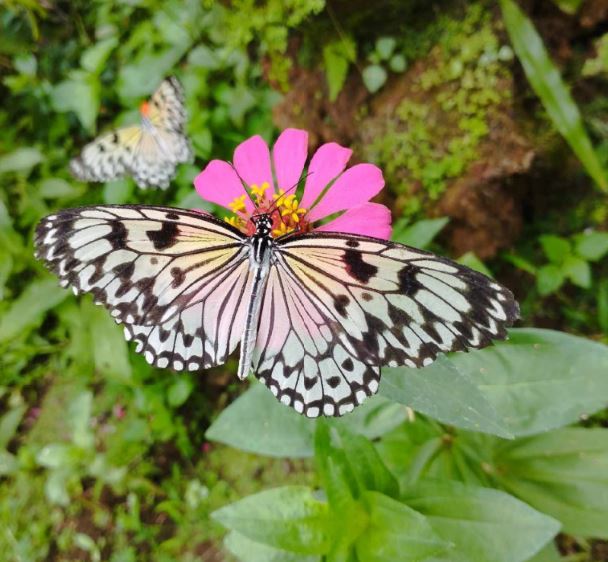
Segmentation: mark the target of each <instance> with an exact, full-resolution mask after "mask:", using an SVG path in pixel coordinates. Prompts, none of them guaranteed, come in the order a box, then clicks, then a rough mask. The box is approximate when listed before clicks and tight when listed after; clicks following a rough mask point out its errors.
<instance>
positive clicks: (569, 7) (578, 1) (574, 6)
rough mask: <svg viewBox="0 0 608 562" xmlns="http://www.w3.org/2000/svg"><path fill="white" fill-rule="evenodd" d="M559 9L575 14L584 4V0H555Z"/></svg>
mask: <svg viewBox="0 0 608 562" xmlns="http://www.w3.org/2000/svg"><path fill="white" fill-rule="evenodd" d="M553 2H554V3H555V4H557V6H559V9H560V10H561V11H562V12H565V13H566V14H570V15H574V14H576V12H578V10H579V8H580V7H581V6H582V5H583V2H584V0H553Z"/></svg>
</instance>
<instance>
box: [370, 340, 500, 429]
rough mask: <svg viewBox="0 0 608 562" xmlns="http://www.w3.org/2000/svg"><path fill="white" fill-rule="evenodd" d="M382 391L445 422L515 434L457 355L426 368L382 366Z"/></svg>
mask: <svg viewBox="0 0 608 562" xmlns="http://www.w3.org/2000/svg"><path fill="white" fill-rule="evenodd" d="M470 355H473V356H474V355H476V352H473V353H471V354H470ZM455 357H457V356H454V358H455ZM471 374H472V375H475V373H474V372H471ZM380 394H381V395H383V396H385V397H387V398H390V399H391V400H394V401H396V402H400V403H401V404H405V405H406V406H409V407H411V408H413V409H414V410H416V411H418V412H420V413H422V414H425V415H427V416H430V417H431V418H434V419H436V420H438V421H440V422H443V423H447V424H450V425H454V426H456V427H461V428H463V429H471V430H473V431H482V432H484V433H491V434H494V435H499V436H501V437H507V438H508V437H511V433H510V431H509V429H508V427H507V426H506V425H505V423H504V422H503V421H502V420H501V419H500V418H499V417H498V415H497V413H496V411H495V410H494V408H493V406H492V405H491V404H490V403H489V401H488V399H487V398H486V397H485V396H484V395H483V394H482V393H481V392H480V391H479V389H478V388H477V387H476V385H475V383H474V379H472V378H471V376H470V374H469V373H468V372H467V370H466V369H461V368H459V367H458V366H457V365H456V363H455V362H454V361H453V358H450V359H447V358H445V357H440V358H439V359H438V360H437V361H435V363H433V364H432V365H430V366H428V367H424V368H423V369H410V368H408V367H397V368H385V369H382V380H381V383H380Z"/></svg>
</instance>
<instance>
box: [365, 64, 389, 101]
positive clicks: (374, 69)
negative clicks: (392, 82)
mask: <svg viewBox="0 0 608 562" xmlns="http://www.w3.org/2000/svg"><path fill="white" fill-rule="evenodd" d="M362 76H363V83H364V84H365V87H366V88H367V89H368V90H369V91H370V92H371V93H372V94H373V93H375V92H377V91H378V90H379V89H380V88H382V86H384V83H385V82H386V79H387V78H388V75H387V73H386V70H384V68H382V67H381V66H380V65H379V64H370V65H369V66H366V67H365V68H364V69H363V73H362Z"/></svg>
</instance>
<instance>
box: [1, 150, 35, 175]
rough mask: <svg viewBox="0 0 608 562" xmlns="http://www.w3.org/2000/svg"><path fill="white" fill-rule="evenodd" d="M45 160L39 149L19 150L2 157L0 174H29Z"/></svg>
mask: <svg viewBox="0 0 608 562" xmlns="http://www.w3.org/2000/svg"><path fill="white" fill-rule="evenodd" d="M43 160H44V156H43V155H42V152H40V150H38V149H37V148H33V147H27V148H26V147H24V148H17V149H16V150H13V152H9V153H8V154H5V155H4V156H1V157H0V174H6V173H7V172H22V173H29V171H30V170H31V169H32V168H33V167H34V166H36V165H37V164H40V162H42V161H43Z"/></svg>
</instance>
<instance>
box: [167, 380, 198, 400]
mask: <svg viewBox="0 0 608 562" xmlns="http://www.w3.org/2000/svg"><path fill="white" fill-rule="evenodd" d="M193 389H194V383H193V382H192V379H191V378H190V377H189V376H188V375H181V376H179V377H178V379H177V380H176V381H175V382H174V383H173V384H172V385H171V386H170V387H169V390H168V391H167V402H168V403H169V406H173V407H174V408H177V407H179V406H181V405H182V404H183V403H184V402H185V401H186V400H188V397H189V396H190V394H192V390H193Z"/></svg>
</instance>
